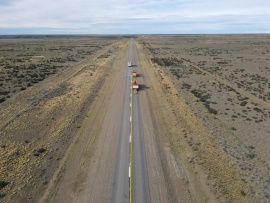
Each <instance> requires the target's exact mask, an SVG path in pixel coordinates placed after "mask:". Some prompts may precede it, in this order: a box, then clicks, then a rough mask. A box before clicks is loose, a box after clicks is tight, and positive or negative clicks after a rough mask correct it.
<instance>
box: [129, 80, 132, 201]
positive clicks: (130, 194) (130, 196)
mask: <svg viewBox="0 0 270 203" xmlns="http://www.w3.org/2000/svg"><path fill="white" fill-rule="evenodd" d="M131 82H132V81H131ZM129 203H132V87H131V94H130V142H129Z"/></svg>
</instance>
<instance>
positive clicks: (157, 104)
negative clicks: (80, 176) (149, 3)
mask: <svg viewBox="0 0 270 203" xmlns="http://www.w3.org/2000/svg"><path fill="white" fill-rule="evenodd" d="M128 41H129V39H128V38H124V37H116V36H114V37H87V36H84V37H82V36H80V37H79V36H77V37H74V36H73V37H69V36H62V37H59V36H58V37H36V38H18V39H14V38H13V39H10V38H7V39H0V102H1V103H0V120H1V121H0V144H1V145H0V166H1V169H0V181H1V182H0V201H4V202H37V201H38V200H39V199H40V198H41V197H42V196H43V193H45V191H46V190H47V189H48V187H51V185H50V182H51V179H52V178H53V177H54V175H55V173H56V172H57V170H59V168H61V170H60V172H59V171H58V173H59V174H60V175H59V176H61V171H64V167H65V161H66V160H65V159H68V158H67V157H66V156H67V154H68V153H70V151H72V149H73V148H72V147H71V146H72V145H74V143H76V142H80V141H79V140H80V139H79V138H80V131H83V128H84V125H83V122H84V121H85V120H87V119H90V118H91V114H90V113H91V112H93V111H94V110H93V109H91V108H93V107H94V106H95V105H93V103H94V102H95V101H98V99H99V98H102V97H103V96H104V95H110V91H111V90H109V88H108V89H106V83H108V82H109V81H112V79H110V78H112V77H114V75H115V74H116V73H115V72H116V71H119V67H120V65H119V64H120V61H123V58H124V57H123V56H124V54H125V52H126V50H127V43H128ZM135 41H136V48H137V53H138V61H139V62H138V64H137V65H138V67H139V68H140V69H139V70H140V71H141V72H140V73H139V74H140V75H141V77H140V80H141V82H142V83H143V84H144V87H145V88H144V90H143V91H141V93H140V92H139V95H140V94H141V95H143V94H146V95H147V98H148V100H147V101H145V103H144V104H148V105H149V108H151V110H152V115H151V117H152V119H153V120H155V123H156V127H157V129H159V128H160V130H159V132H160V133H157V134H155V135H153V137H151V139H153V140H155V142H156V145H157V146H156V147H155V146H152V145H150V144H149V143H150V138H145V142H146V143H145V145H146V146H149V147H148V148H147V147H146V148H147V149H146V154H147V155H146V156H148V157H149V162H148V163H151V160H152V159H155V157H151V156H152V155H151V154H150V150H151V147H152V148H154V147H155V148H156V149H157V150H158V151H159V157H157V158H156V159H159V160H160V163H161V166H162V169H160V170H161V171H163V174H164V179H161V178H160V180H157V181H156V183H157V184H158V183H161V182H162V181H163V182H166V183H164V185H165V186H164V187H167V190H168V191H169V192H168V194H170V198H171V199H170V202H269V201H270V173H269V172H270V171H269V170H270V147H269V144H270V128H269V126H270V118H269V117H270V65H269V62H270V36H269V35H175V36H170V35H145V36H137V37H136V39H135ZM105 98H106V99H107V100H109V98H107V97H105ZM104 104H106V101H104ZM145 106H147V105H145ZM144 108H146V107H144ZM96 111H98V110H96ZM89 112H90V113H89ZM100 112H101V113H102V110H100ZM97 122H98V121H97ZM97 125H98V124H97ZM100 126H101V124H100ZM93 128H94V127H93ZM96 128H97V127H96ZM93 137H94V136H93ZM147 139H149V141H147ZM81 142H82V141H81ZM95 142H96V141H95V138H93V140H91V144H89V146H90V148H93V150H98V149H95V147H94V146H95ZM147 142H149V143H147ZM148 150H149V151H148ZM148 167H149V168H151V167H150V166H148ZM149 168H148V173H151V171H150V169H149ZM158 170H159V169H157V170H156V171H158ZM152 172H154V171H152ZM150 176H151V175H150ZM153 177H154V176H153ZM150 179H151V177H150ZM150 184H151V183H150ZM162 184H163V183H162ZM149 187H150V188H151V185H150V186H149ZM78 188H79V186H78ZM153 190H154V189H153ZM153 194H154V193H153ZM153 196H154V195H153ZM183 196H185V197H183ZM151 200H152V201H153V202H158V199H154V197H153V198H152V199H151Z"/></svg>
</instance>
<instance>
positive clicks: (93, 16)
mask: <svg viewBox="0 0 270 203" xmlns="http://www.w3.org/2000/svg"><path fill="white" fill-rule="evenodd" d="M231 33H270V0H256V1H254V0H222V1H221V0H0V35H11V34H231Z"/></svg>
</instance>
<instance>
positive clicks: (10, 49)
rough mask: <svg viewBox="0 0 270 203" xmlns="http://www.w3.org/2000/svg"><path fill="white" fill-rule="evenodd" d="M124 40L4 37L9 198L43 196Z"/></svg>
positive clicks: (4, 173) (4, 189) (3, 177)
mask: <svg viewBox="0 0 270 203" xmlns="http://www.w3.org/2000/svg"><path fill="white" fill-rule="evenodd" d="M123 43H124V42H122V41H121V39H119V38H103V37H100V38H96V37H78V38H76V37H71V38H68V37H67V38H57V37H56V38H38V39H32V38H31V39H2V40H0V44H1V46H0V47H1V55H0V57H1V66H0V70H1V71H0V75H1V76H0V78H1V87H0V89H1V98H2V103H1V104H0V105H1V106H0V119H1V123H0V128H1V130H0V140H1V146H0V157H1V163H0V168H1V171H0V181H1V184H0V185H1V187H0V196H1V198H3V200H5V202H37V200H38V199H39V198H40V196H42V194H43V192H44V189H45V188H46V187H47V185H48V183H49V181H50V180H51V178H52V176H53V174H54V173H55V171H56V169H57V168H58V167H59V165H60V163H61V161H62V159H63V157H64V155H65V153H66V150H67V148H68V147H69V145H70V143H72V142H73V140H74V139H75V137H76V136H75V135H76V134H77V132H78V131H79V130H80V126H81V123H82V121H83V120H84V119H85V117H86V116H87V115H86V114H87V112H88V111H87V110H88V109H89V108H90V105H91V103H92V102H93V101H94V99H95V97H96V96H97V95H98V93H99V91H100V88H101V87H102V85H103V83H104V81H105V79H106V78H107V76H108V73H109V72H110V71H111V65H113V63H114V61H115V57H116V56H117V54H118V53H119V50H121V47H123ZM112 53H113V54H112ZM3 98H4V101H3Z"/></svg>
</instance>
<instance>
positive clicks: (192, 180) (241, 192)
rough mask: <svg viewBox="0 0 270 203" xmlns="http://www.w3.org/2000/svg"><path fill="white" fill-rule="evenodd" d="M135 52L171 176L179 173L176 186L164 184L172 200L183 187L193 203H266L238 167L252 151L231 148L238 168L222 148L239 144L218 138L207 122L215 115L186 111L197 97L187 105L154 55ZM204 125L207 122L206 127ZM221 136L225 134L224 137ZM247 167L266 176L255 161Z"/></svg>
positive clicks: (141, 47)
mask: <svg viewBox="0 0 270 203" xmlns="http://www.w3.org/2000/svg"><path fill="white" fill-rule="evenodd" d="M137 47H138V52H139V57H140V60H141V61H143V62H142V66H143V67H142V68H143V70H144V72H146V71H148V72H149V73H150V72H152V77H151V78H152V79H151V80H150V81H151V83H150V85H151V86H150V87H149V88H150V89H151V92H152V95H153V98H155V99H154V100H155V101H154V102H153V105H154V106H155V107H154V108H156V109H159V123H160V125H161V126H162V128H163V130H164V132H166V136H164V137H165V140H166V139H167V141H168V144H169V148H170V150H171V152H172V153H173V154H174V158H175V160H176V164H174V170H178V171H181V173H180V175H179V176H178V178H177V179H176V180H170V178H167V180H166V181H168V182H169V184H173V185H174V186H175V187H172V188H171V190H172V194H173V190H174V194H177V190H179V189H180V188H181V187H182V188H183V190H184V186H186V188H187V190H188V193H186V194H189V199H190V200H191V201H192V202H250V201H251V202H260V201H261V200H263V199H267V197H264V195H262V194H260V193H258V191H257V189H256V184H257V182H256V181H255V182H254V184H252V182H251V181H250V180H249V179H248V178H246V177H247V176H248V175H249V174H243V173H242V171H241V169H239V165H240V164H241V163H246V162H247V163H248V160H246V159H250V158H248V157H247V156H248V154H252V150H253V149H252V148H250V150H249V151H248V149H247V150H246V148H245V147H237V148H235V150H236V151H237V150H240V153H238V156H239V157H242V156H241V153H243V161H244V162H241V163H240V164H239V162H238V163H237V162H236V161H235V160H234V159H233V158H232V157H231V154H230V153H228V152H227V151H226V148H227V147H228V148H227V149H230V148H233V145H231V146H230V143H231V142H233V140H234V142H235V143H239V140H237V139H233V138H235V136H233V135H231V132H229V131H226V132H223V131H222V129H223V128H217V129H213V127H212V125H211V122H212V121H213V123H214V121H215V120H216V119H217V115H216V114H211V113H210V112H208V110H207V109H206V108H205V106H203V105H201V104H200V103H199V104H198V105H195V106H194V105H191V104H190V102H191V101H192V99H193V100H194V101H193V102H196V101H195V100H196V97H193V98H191V99H190V100H187V98H186V97H185V96H184V95H183V92H181V91H180V90H179V88H178V83H177V80H174V79H173V78H172V76H171V75H170V74H169V73H168V72H167V71H166V70H164V68H163V67H161V66H159V65H157V64H154V63H152V61H151V58H153V55H152V53H151V52H150V51H149V49H147V47H146V46H145V44H144V43H139V42H138V43H137ZM191 65H192V64H191ZM194 108H196V111H195V110H194ZM204 120H208V124H206V123H205V122H204ZM216 122H217V121H216ZM219 125H221V124H220V123H219ZM217 132H220V133H221V134H220V136H225V137H223V139H224V140H226V139H227V140H226V141H227V142H220V138H219V137H217V136H216V133H217ZM226 133H229V134H227V136H226ZM224 143H225V145H224ZM226 143H227V146H226ZM163 147H164V146H163ZM224 149H225V150H224ZM239 154H240V155H239ZM253 158H254V157H253ZM249 163H250V166H252V167H254V166H255V167H257V169H256V171H257V172H259V171H260V174H259V177H260V175H262V174H264V173H265V174H267V170H266V171H265V170H264V168H265V166H263V165H264V164H263V163H262V162H260V160H257V161H256V163H254V160H252V161H251V162H249ZM242 166H243V167H244V166H245V165H244V164H243V165H242ZM170 167H172V165H171V166H170ZM171 169H172V168H171ZM171 169H170V170H171ZM250 171H251V172H250V173H252V171H253V168H250ZM247 173H248V172H247ZM254 179H255V178H254ZM261 183H262V184H263V183H264V182H263V181H261ZM178 194H179V193H178ZM175 199H177V197H175ZM179 199H180V198H179ZM179 201H180V200H179ZM180 202H181V201H180Z"/></svg>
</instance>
